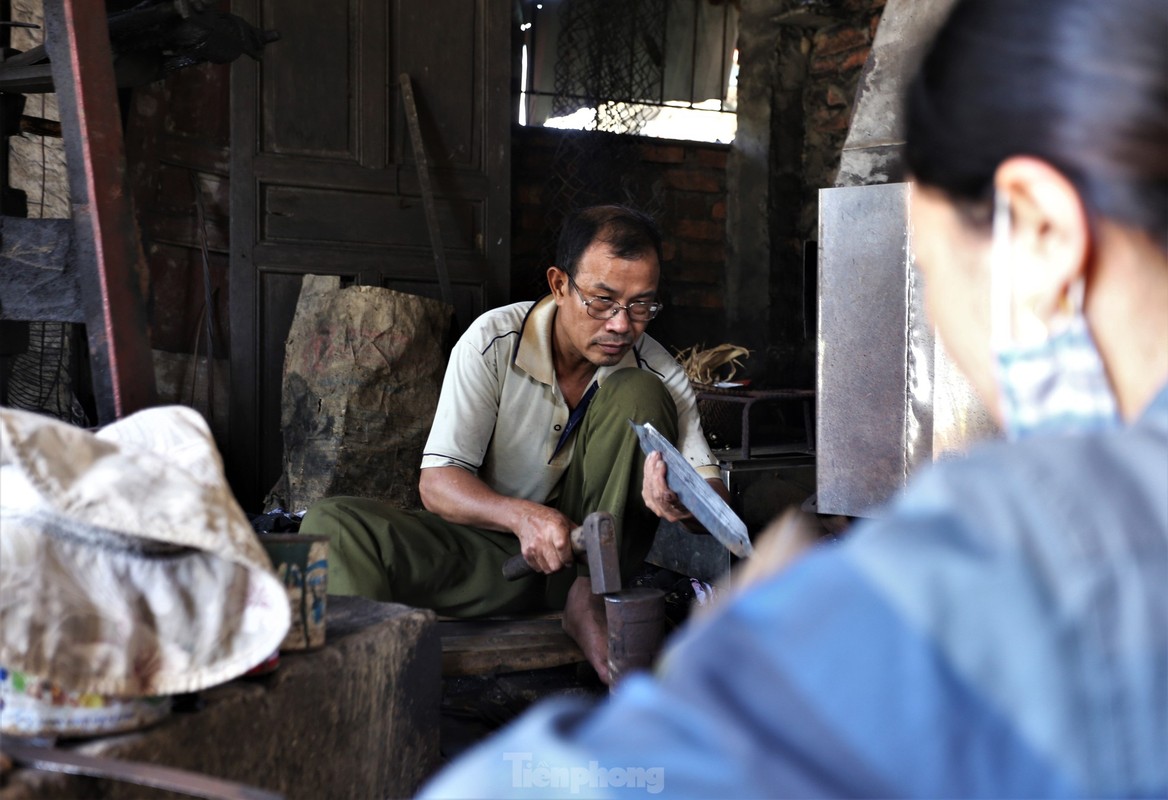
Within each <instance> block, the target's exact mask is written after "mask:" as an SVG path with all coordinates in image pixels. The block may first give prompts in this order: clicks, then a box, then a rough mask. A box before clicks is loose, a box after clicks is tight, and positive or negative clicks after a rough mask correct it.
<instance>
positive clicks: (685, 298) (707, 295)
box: [670, 286, 725, 309]
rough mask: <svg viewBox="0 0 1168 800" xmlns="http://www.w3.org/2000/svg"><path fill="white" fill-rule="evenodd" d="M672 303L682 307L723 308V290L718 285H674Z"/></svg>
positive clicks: (671, 295) (671, 296)
mask: <svg viewBox="0 0 1168 800" xmlns="http://www.w3.org/2000/svg"><path fill="white" fill-rule="evenodd" d="M670 304H671V305H674V306H679V307H682V308H713V309H719V308H723V307H724V305H725V303H724V302H723V301H722V292H721V290H719V289H718V288H716V287H707V286H674V287H672V291H671V292H670Z"/></svg>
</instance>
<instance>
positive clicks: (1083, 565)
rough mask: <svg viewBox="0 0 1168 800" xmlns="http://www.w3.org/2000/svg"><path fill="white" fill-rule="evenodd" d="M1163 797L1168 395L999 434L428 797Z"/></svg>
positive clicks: (459, 769)
mask: <svg viewBox="0 0 1168 800" xmlns="http://www.w3.org/2000/svg"><path fill="white" fill-rule="evenodd" d="M658 793H663V794H664V795H665V796H670V797H736V798H737V797H795V796H821V797H822V796H831V797H846V796H881V797H893V796H914V797H929V798H938V797H995V798H1000V797H1079V796H1088V795H1095V796H1098V795H1104V796H1142V797H1165V796H1168V387H1165V389H1163V390H1161V392H1160V394H1159V395H1158V396H1157V398H1156V399H1155V400H1154V401H1153V403H1152V404H1151V406H1150V407H1149V408H1148V409H1147V411H1146V412H1145V413H1144V414H1143V416H1142V417H1141V419H1140V420H1139V421H1138V422H1136V423H1135V424H1134V425H1132V426H1130V427H1125V428H1121V429H1119V430H1114V431H1111V432H1107V433H1100V434H1092V435H1082V436H1066V437H1042V436H1037V437H1033V438H1031V439H1028V440H1027V441H1025V442H1023V443H1020V444H1005V443H992V444H989V445H986V446H983V447H981V448H979V449H977V450H976V451H974V452H973V453H971V454H970V456H969V457H967V458H964V459H961V460H957V461H952V462H948V463H942V464H937V465H935V466H933V467H931V468H929V469H927V470H926V471H924V472H923V473H922V474H921V475H920V476H919V477H918V478H917V479H915V480H914V481H913V482H912V484H911V485H910V487H909V488H908V489H907V490H906V491H905V492H904V493H903V494H902V495H901V496H900V497H899V498H897V499H896V500H895V501H894V502H893V503H892V505H891V508H890V509H889V510H888V514H887V515H886V516H885V517H883V518H881V519H879V520H874V521H867V522H864V523H862V524H860V525H858V526H857V528H856V530H855V532H854V533H853V534H852V535H851V536H850V537H848V539H847V540H846V541H845V542H843V543H841V544H839V545H834V546H829V547H824V548H820V549H818V550H817V551H814V552H813V553H811V554H810V555H807V556H806V557H804V558H802V559H801V560H800V561H798V562H796V563H795V564H793V565H792V566H791V567H790V568H788V569H786V570H785V571H783V572H782V573H780V574H778V575H775V576H773V577H772V578H770V579H768V580H766V581H764V582H762V583H760V584H758V585H756V586H755V587H754V588H753V589H751V590H749V591H747V592H746V593H745V594H743V595H741V596H740V597H738V598H737V599H736V600H735V601H734V602H732V603H730V604H728V605H727V606H726V607H725V608H723V609H722V610H721V611H719V612H717V613H715V614H712V615H710V616H708V617H705V618H702V619H699V620H697V621H696V623H695V624H691V625H689V626H687V628H686V629H684V630H683V631H682V632H681V633H680V634H679V635H678V636H677V637H676V638H675V639H674V641H673V642H672V643H671V646H670V648H669V649H668V651H667V653H666V655H665V657H664V658H663V659H662V664H661V666H660V667H659V669H658V674H657V675H656V676H653V677H649V676H636V677H632V678H629V679H628V680H626V681H625V682H624V683H623V684H622V685H621V686H620V687H619V688H618V689H617V691H616V692H615V693H614V694H613V695H612V696H611V697H610V698H609V699H608V700H607V701H606V702H604V703H603V704H601V705H600V706H599V707H597V708H594V709H588V708H587V707H586V706H585V705H583V704H582V703H580V702H574V701H567V700H556V701H549V702H546V703H543V704H541V705H540V706H537V707H536V708H535V709H533V710H532V711H531V712H529V713H528V714H526V715H525V716H524V717H522V718H521V719H520V720H519V721H517V722H516V723H515V724H514V725H512V726H510V727H509V728H508V729H506V730H505V731H503V732H502V733H501V734H500V735H498V736H496V737H494V738H492V739H490V740H488V741H486V742H485V743H483V744H481V745H480V746H478V747H477V748H476V749H475V750H473V751H472V752H471V753H470V754H468V755H467V756H466V757H465V758H463V759H462V760H461V761H459V762H457V763H455V764H454V765H453V766H452V767H451V768H449V769H448V770H446V771H445V772H444V773H442V774H441V775H440V776H439V777H438V778H437V779H436V780H435V781H434V782H432V783H431V784H430V785H429V786H428V787H427V792H426V796H430V797H451V796H460V797H461V796H464V797H549V796H561V797H594V796H613V795H630V794H631V795H635V796H645V795H652V794H658Z"/></svg>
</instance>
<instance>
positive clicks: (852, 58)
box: [840, 47, 872, 72]
mask: <svg viewBox="0 0 1168 800" xmlns="http://www.w3.org/2000/svg"><path fill="white" fill-rule="evenodd" d="M871 49H872V48H870V47H864V48H861V49H859V50H856V51H855V52H853V53H852V54H851V55H849V56H848V57H847V58H845V59H844V61H843V63H842V64H840V71H841V72H847V71H848V70H853V69H859V68H860V67H862V66H864V62H865V61H867V60H868V53H869V52H870V51H871Z"/></svg>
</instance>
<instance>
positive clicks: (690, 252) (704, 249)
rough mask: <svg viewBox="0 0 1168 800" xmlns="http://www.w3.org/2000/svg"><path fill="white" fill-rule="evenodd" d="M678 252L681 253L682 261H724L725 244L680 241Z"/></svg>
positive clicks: (718, 262) (722, 262) (719, 262)
mask: <svg viewBox="0 0 1168 800" xmlns="http://www.w3.org/2000/svg"><path fill="white" fill-rule="evenodd" d="M678 253H679V254H680V255H681V260H682V261H694V262H697V261H702V262H710V263H714V264H724V263H725V262H726V245H725V244H723V243H722V242H719V243H717V244H703V243H699V242H682V243H681V246H680V247H679V248H678Z"/></svg>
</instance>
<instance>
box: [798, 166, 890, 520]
mask: <svg viewBox="0 0 1168 800" xmlns="http://www.w3.org/2000/svg"><path fill="white" fill-rule="evenodd" d="M907 189H908V187H907V185H906V184H887V185H884V186H861V187H846V188H836V189H821V190H820V192H819V243H820V257H819V349H818V354H817V358H818V364H817V381H816V383H817V387H816V388H817V409H816V420H817V425H816V430H817V445H816V454H817V476H816V482H817V490H818V505H819V510H820V513H826V514H849V515H857V514H861V513H864V512H866V511H868V510H869V509H870V508H872V507H873V506H875V505H877V504H879V503H880V502H882V501H883V500H884V499H885V498H886V497H888V496H889V495H890V494H891V493H892V492H894V491H895V490H896V489H898V488H899V487H900V486H901V485H903V483H904V476H905V473H906V471H907V466H908V465H907V461H906V442H905V431H906V425H907V414H906V407H905V406H906V404H905V398H906V386H907V381H908V355H907V353H908V339H907V332H906V326H905V320H906V319H907V318H908V315H909V274H910V273H911V264H910V263H909V262H910V258H909V245H908V228H907V226H906V224H905V219H906V213H905V212H906V204H907V202H908V190H907Z"/></svg>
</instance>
